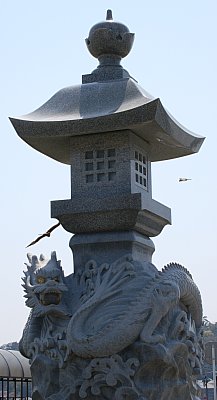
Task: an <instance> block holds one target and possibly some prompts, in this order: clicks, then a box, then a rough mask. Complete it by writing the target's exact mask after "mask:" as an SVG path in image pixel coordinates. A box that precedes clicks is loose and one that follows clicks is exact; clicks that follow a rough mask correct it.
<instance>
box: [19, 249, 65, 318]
mask: <svg viewBox="0 0 217 400" xmlns="http://www.w3.org/2000/svg"><path fill="white" fill-rule="evenodd" d="M27 258H28V260H29V264H26V263H25V265H26V266H27V271H24V275H25V276H24V278H22V280H23V282H24V284H23V285H22V286H23V287H24V291H25V295H24V297H26V298H27V300H26V305H27V306H28V307H30V308H32V309H33V315H34V316H35V317H41V316H43V315H45V314H53V315H59V316H61V315H62V316H66V315H67V316H68V315H69V312H68V310H67V307H66V304H65V301H64V293H65V292H66V291H67V290H68V288H67V286H66V284H65V278H64V273H63V270H62V267H61V265H60V261H57V258H56V252H55V251H53V252H52V253H51V258H50V259H46V258H45V257H44V256H43V255H42V254H41V255H40V257H39V259H38V257H37V256H35V255H34V256H33V255H32V254H29V253H28V254H27Z"/></svg>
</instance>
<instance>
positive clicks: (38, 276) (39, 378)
mask: <svg viewBox="0 0 217 400" xmlns="http://www.w3.org/2000/svg"><path fill="white" fill-rule="evenodd" d="M100 238H101V240H99V237H98V236H97V235H94V234H92V235H90V237H87V235H86V240H87V239H88V241H89V243H88V244H87V242H86V244H85V240H84V237H83V236H82V235H78V236H75V237H73V238H72V240H71V243H70V246H71V247H72V249H73V252H74V262H75V273H74V274H71V275H69V276H67V277H65V276H64V274H63V270H62V268H61V266H60V262H59V261H57V259H56V254H55V252H53V253H52V255H51V259H45V258H44V256H40V258H39V259H38V258H37V257H36V256H31V255H28V258H29V264H28V265H27V271H26V272H25V276H24V278H23V281H24V285H23V286H24V289H25V292H26V297H27V301H26V304H27V306H29V307H30V308H32V312H31V313H30V317H29V320H28V322H27V324H26V327H25V329H24V332H23V336H22V339H21V341H20V351H21V353H22V354H23V355H24V356H26V357H28V358H29V359H30V361H31V372H32V386H33V395H32V398H33V400H80V399H86V400H97V399H98V400H175V399H176V400H184V399H185V400H192V399H194V400H196V399H197V398H198V395H199V393H200V389H199V387H198V386H197V385H196V378H197V376H198V374H199V373H200V371H201V362H202V336H201V323H202V322H201V321H202V320H201V317H202V308H201V298H200V293H199V291H198V289H197V287H196V285H195V284H194V282H193V280H192V277H191V275H190V274H189V272H188V271H187V270H186V269H185V268H184V267H182V266H180V265H177V264H170V265H169V266H167V267H166V268H165V269H164V270H163V271H162V272H160V271H158V270H157V268H156V267H155V266H154V265H153V264H151V262H150V259H151V254H152V252H153V251H154V247H153V244H152V242H151V240H150V239H149V238H146V237H142V235H139V234H135V233H134V232H128V233H127V232H126V233H118V232H117V233H116V234H115V240H116V241H117V240H118V245H117V243H116V245H115V243H114V234H109V233H105V234H104V235H102V236H100ZM103 249H104V252H103ZM112 249H113V250H112ZM126 251H130V254H126V253H125V252H126ZM144 254H146V260H147V259H148V261H142V259H144V258H145V257H144ZM94 255H95V258H94ZM118 256H119V258H117V257H118Z"/></svg>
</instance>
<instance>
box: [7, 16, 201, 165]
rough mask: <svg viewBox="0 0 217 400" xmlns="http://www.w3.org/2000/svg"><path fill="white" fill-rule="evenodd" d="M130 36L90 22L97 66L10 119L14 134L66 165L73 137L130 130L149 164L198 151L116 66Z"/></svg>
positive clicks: (190, 136) (197, 142)
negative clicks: (144, 147) (146, 149)
mask: <svg viewBox="0 0 217 400" xmlns="http://www.w3.org/2000/svg"><path fill="white" fill-rule="evenodd" d="M133 38H134V34H132V33H130V32H129V29H128V28H127V27H126V26H125V25H123V24H121V23H118V22H114V21H113V19H112V14H111V12H110V10H108V12H107V20H106V21H105V22H101V23H98V24H96V25H95V26H94V27H93V28H92V29H91V30H90V33H89V37H88V38H87V39H86V44H87V47H88V49H89V51H90V53H91V54H92V55H93V56H94V57H97V58H98V59H99V66H98V67H97V69H96V70H94V71H93V72H92V73H91V74H89V75H84V76H83V80H82V84H81V85H77V86H71V87H67V88H64V89H62V90H60V91H58V92H57V93H56V94H55V95H54V96H53V97H51V99H50V100H48V101H47V102H46V103H45V104H44V105H42V106H41V107H40V108H38V109H37V110H35V111H33V112H31V113H30V114H27V115H24V116H22V117H19V118H10V120H11V122H12V124H13V126H14V128H15V130H16V131H17V133H18V135H19V136H20V137H21V138H22V139H23V140H24V141H25V142H27V143H28V144H29V145H30V146H32V147H33V148H35V149H36V150H38V151H40V152H41V153H44V154H46V155H47V156H49V157H51V158H54V159H55V160H58V161H60V162H62V163H66V164H70V143H71V138H73V136H78V135H89V134H93V133H96V134H102V133H104V132H110V131H112V132H116V133H117V135H118V132H119V131H123V130H131V131H132V132H134V133H135V134H136V135H138V136H139V137H141V138H142V139H143V140H145V141H146V142H148V143H149V145H150V153H149V157H150V160H151V161H160V160H167V159H171V158H177V157H182V156H185V155H189V154H193V153H196V152H198V150H199V149H200V146H201V145H202V143H203V140H204V138H203V137H201V136H198V135H196V134H194V133H192V132H190V131H189V130H187V129H186V128H184V127H183V126H181V125H180V124H179V123H178V122H177V121H176V120H175V119H174V118H173V117H172V116H171V115H170V114H169V113H168V112H167V111H166V109H165V108H164V107H163V105H162V103H161V101H160V99H159V98H156V99H154V98H153V97H152V96H150V95H149V94H148V93H146V92H145V91H144V90H143V89H142V88H141V87H140V86H139V85H138V84H137V82H136V81H135V80H134V79H133V78H132V77H131V76H130V75H129V73H128V72H127V71H126V70H124V69H123V68H122V66H121V65H120V61H121V59H122V58H123V57H125V56H126V55H127V54H128V53H129V51H130V49H131V47H132V44H133Z"/></svg>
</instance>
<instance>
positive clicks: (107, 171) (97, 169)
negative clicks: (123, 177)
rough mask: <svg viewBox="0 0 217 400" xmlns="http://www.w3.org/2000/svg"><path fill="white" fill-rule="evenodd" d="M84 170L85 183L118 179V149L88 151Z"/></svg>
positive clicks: (85, 155)
mask: <svg viewBox="0 0 217 400" xmlns="http://www.w3.org/2000/svg"><path fill="white" fill-rule="evenodd" d="M84 172H85V173H84V175H85V183H88V184H90V183H92V184H93V183H100V182H103V183H105V182H111V181H112V182H114V181H115V180H116V149H114V148H108V149H97V150H88V151H86V152H85V154H84ZM90 172H91V173H90Z"/></svg>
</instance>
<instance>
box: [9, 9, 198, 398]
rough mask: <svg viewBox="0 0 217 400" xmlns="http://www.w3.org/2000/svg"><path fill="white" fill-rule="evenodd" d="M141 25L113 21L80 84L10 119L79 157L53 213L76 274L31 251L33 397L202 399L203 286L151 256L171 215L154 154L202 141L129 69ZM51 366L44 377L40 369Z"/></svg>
mask: <svg viewBox="0 0 217 400" xmlns="http://www.w3.org/2000/svg"><path fill="white" fill-rule="evenodd" d="M133 40H134V34H132V33H130V31H129V29H128V28H127V27H126V26H125V25H124V24H122V23H119V22H115V21H113V19H112V13H111V11H110V10H108V12H107V19H106V21H104V22H100V23H98V24H96V25H94V26H93V27H92V29H91V30H90V32H89V36H88V38H87V39H86V44H87V47H88V50H89V51H90V53H91V54H92V55H93V56H94V57H96V58H98V60H99V65H98V67H97V68H96V69H95V70H94V71H93V72H92V73H91V74H87V75H83V77H82V84H81V85H77V86H75V87H68V88H64V89H62V90H60V91H59V92H58V93H56V94H55V95H54V96H53V97H52V98H51V99H50V100H49V101H47V102H46V103H45V104H44V105H42V106H41V107H40V108H39V109H38V110H36V111H33V112H32V113H30V114H28V115H26V116H24V117H20V118H11V122H12V124H13V126H14V128H15V129H16V131H17V133H18V135H19V136H20V137H21V138H22V139H23V140H24V141H26V142H27V143H28V144H29V145H31V146H32V147H34V148H35V149H36V150H38V151H40V152H42V153H43V154H46V155H48V156H49V157H51V158H53V159H55V160H58V161H60V162H63V163H66V164H69V165H70V166H71V198H70V199H66V200H58V201H52V203H51V216H52V217H53V218H56V219H58V220H59V222H60V223H61V225H62V226H63V228H65V229H66V230H67V231H69V232H71V233H72V234H74V236H72V238H71V240H70V247H71V249H72V251H73V256H74V273H73V274H71V275H69V276H67V277H65V276H64V272H63V270H62V267H61V264H60V261H58V260H57V258H56V253H55V252H53V253H52V254H51V258H50V259H47V258H45V257H44V256H40V258H38V257H37V256H31V255H28V261H29V263H28V264H27V271H26V272H25V275H24V278H23V281H24V284H23V286H24V290H25V293H26V295H25V296H26V298H27V300H26V305H27V306H28V307H30V308H31V309H32V312H31V314H30V317H29V320H28V322H27V324H26V327H25V329H24V331H23V337H22V339H21V341H20V351H21V353H22V354H23V355H24V356H26V357H27V358H29V359H30V362H31V371H32V376H33V400H60V399H64V400H73V399H74V400H78V399H87V400H94V399H96V400H97V399H98V400H103V399H105V400H111V399H115V400H124V399H125V400H127V399H128V400H134V399H138V400H147V399H153V400H159V399H160V400H174V399H176V400H183V399H185V400H190V399H195V400H196V399H197V395H198V393H199V388H198V387H197V385H196V377H197V375H198V374H199V373H200V368H201V362H202V336H201V335H202V334H201V325H202V305H201V297H200V292H199V290H198V288H197V287H196V285H195V284H194V282H193V279H192V276H191V274H190V273H189V272H188V271H187V269H186V268H184V267H183V266H181V265H179V264H176V263H171V264H169V265H168V266H166V267H165V268H164V269H163V270H162V271H158V270H157V268H156V267H155V266H154V265H153V264H152V263H151V259H152V254H153V252H154V244H153V241H152V239H151V238H152V237H154V236H157V235H159V234H160V232H161V231H162V229H163V228H164V226H165V225H167V224H170V223H171V213H170V209H169V208H168V207H166V206H165V205H163V204H160V203H159V202H157V201H156V200H154V199H153V198H152V188H151V185H152V181H151V163H152V162H155V161H161V160H167V159H172V158H176V157H181V156H185V155H188V154H192V153H195V152H197V151H198V150H199V148H200V146H201V144H202V142H203V140H204V138H201V137H199V136H196V135H194V134H193V133H190V132H189V131H188V130H185V128H183V127H181V126H180V125H179V124H178V123H177V122H176V121H175V120H174V119H173V117H172V116H171V115H169V114H168V113H167V111H166V110H165V109H164V107H163V105H162V104H161V102H160V100H159V99H153V98H152V97H151V96H150V95H148V94H147V93H146V92H145V91H144V90H143V89H142V88H141V87H140V86H139V85H138V83H137V82H136V81H135V80H134V79H133V78H132V77H131V76H130V74H129V73H128V72H127V71H126V70H125V69H124V68H123V67H122V66H121V60H122V58H124V57H126V56H127V55H128V53H129V52H130V50H131V47H132V44H133ZM43 369H45V371H46V374H45V375H44V376H43V378H42V379H41V371H43Z"/></svg>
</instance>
